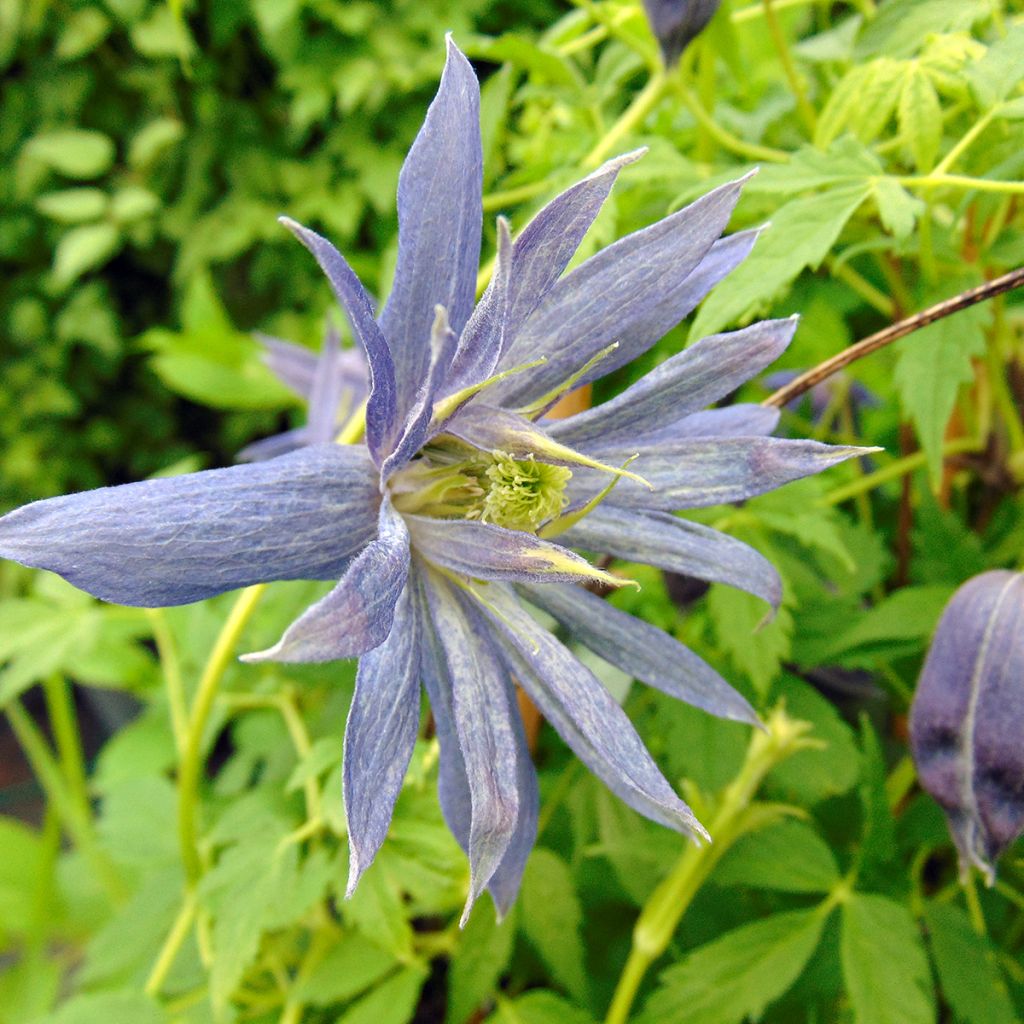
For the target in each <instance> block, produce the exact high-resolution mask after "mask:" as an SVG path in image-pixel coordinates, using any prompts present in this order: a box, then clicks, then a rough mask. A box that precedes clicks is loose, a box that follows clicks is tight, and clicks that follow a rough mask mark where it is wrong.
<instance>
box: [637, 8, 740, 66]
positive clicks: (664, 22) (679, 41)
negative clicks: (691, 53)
mask: <svg viewBox="0 0 1024 1024" xmlns="http://www.w3.org/2000/svg"><path fill="white" fill-rule="evenodd" d="M721 2H722V0H644V10H645V11H646V12H647V20H648V21H649V22H650V23H651V31H652V32H653V33H654V35H655V36H656V37H657V40H658V42H659V44H660V45H661V55H662V57H663V58H664V61H665V66H666V67H671V66H672V65H673V64H674V63H675V62H676V61H677V60H679V58H680V56H681V55H682V52H683V50H685V49H686V47H687V46H689V45H690V43H691V42H692V41H693V40H694V39H696V38H697V36H699V35H700V34H701V32H703V31H704V26H705V25H707V23H708V22H709V21H710V20H711V19H712V17H713V16H714V14H715V11H717V10H718V5H719V4H720V3H721Z"/></svg>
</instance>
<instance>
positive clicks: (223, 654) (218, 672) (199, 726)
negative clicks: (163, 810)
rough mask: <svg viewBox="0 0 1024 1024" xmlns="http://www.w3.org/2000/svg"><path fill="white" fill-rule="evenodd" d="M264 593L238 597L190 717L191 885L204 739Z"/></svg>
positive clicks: (186, 858)
mask: <svg viewBox="0 0 1024 1024" xmlns="http://www.w3.org/2000/svg"><path fill="white" fill-rule="evenodd" d="M265 590H266V584H265V583H259V584H257V585H256V586H254V587H247V588H246V589H245V590H243V591H242V592H241V594H239V595H238V600H237V601H236V602H235V606H234V608H232V609H231V614H230V615H229V616H228V618H227V621H226V622H225V623H224V626H223V628H222V629H221V631H220V635H219V636H218V637H217V640H216V642H215V643H214V645H213V650H212V651H211V652H210V657H209V660H208V661H207V662H206V666H205V668H204V669H203V674H202V676H201V677H200V680H199V687H198V689H197V690H196V696H195V701H194V703H193V705H192V713H191V715H190V716H189V722H188V731H187V733H186V736H185V746H184V750H183V752H182V756H181V763H180V766H179V768H178V842H179V845H180V847H181V859H182V862H183V864H184V866H185V877H186V879H187V881H188V883H189V886H193V885H194V884H195V883H196V882H197V881H198V880H199V876H200V874H201V873H202V862H201V860H200V856H199V843H198V828H197V823H196V817H197V813H198V804H199V776H200V773H201V771H202V765H203V758H202V751H203V736H204V734H205V732H206V726H207V723H208V722H209V719H210V712H211V711H212V710H213V703H214V699H215V698H216V696H217V689H218V687H219V686H220V681H221V679H222V678H223V676H224V672H225V670H226V669H227V667H228V665H229V663H230V662H231V659H232V658H233V657H234V653H235V648H236V647H237V646H238V640H239V637H240V636H241V633H242V630H243V629H244V628H245V626H246V624H247V623H248V621H249V619H250V617H251V616H252V613H253V611H255V609H256V605H257V603H258V602H259V600H260V598H261V597H262V596H263V592H264V591H265Z"/></svg>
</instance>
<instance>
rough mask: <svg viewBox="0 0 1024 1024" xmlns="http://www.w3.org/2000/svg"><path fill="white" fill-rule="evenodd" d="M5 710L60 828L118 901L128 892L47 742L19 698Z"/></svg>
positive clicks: (86, 811) (125, 896)
mask: <svg viewBox="0 0 1024 1024" xmlns="http://www.w3.org/2000/svg"><path fill="white" fill-rule="evenodd" d="M6 712H7V719H8V721H9V722H10V723H11V729H12V730H13V732H14V735H15V736H16V737H17V740H18V743H20V744H21V749H22V750H23V751H24V752H25V758H26V760H27V761H28V763H29V765H30V767H31V768H32V771H33V773H34V775H35V777H36V779H37V780H38V782H39V785H40V786H41V787H42V790H43V792H44V793H45V794H46V799H47V802H48V803H49V804H50V805H51V806H52V807H53V809H54V811H55V812H56V814H57V816H58V817H59V818H60V821H61V825H62V826H63V828H64V831H65V832H66V833H67V835H68V837H69V838H70V839H71V841H72V842H73V843H74V844H75V846H76V847H77V848H78V849H79V850H80V851H81V853H82V856H83V857H85V858H86V860H88V861H89V862H90V863H91V864H92V866H93V868H94V870H95V871H96V874H97V877H98V878H99V879H100V882H101V883H102V884H103V887H104V888H105V889H106V890H107V894H108V895H109V896H110V899H111V902H113V903H115V904H118V903H122V902H123V901H124V900H125V899H126V898H127V896H128V890H127V888H126V887H125V884H124V882H123V881H122V880H121V876H120V874H119V873H118V871H117V868H116V867H115V866H114V862H113V861H112V860H110V858H109V857H108V856H107V854H106V853H105V852H104V850H103V849H102V848H101V847H100V845H99V842H98V840H97V838H96V832H95V829H94V827H93V822H92V815H91V814H90V813H89V811H88V807H87V806H86V807H85V808H83V807H82V806H80V805H79V804H78V802H77V801H76V800H75V798H74V796H73V795H72V793H71V791H70V789H69V787H68V784H67V782H66V780H65V778H64V773H63V772H62V770H61V768H60V765H59V764H58V763H57V760H56V758H55V757H54V756H53V753H52V752H51V751H50V748H49V745H48V744H47V742H46V740H45V739H44V738H43V735H42V733H41V732H40V731H39V729H38V727H37V726H36V724H35V722H33V721H32V718H31V716H30V715H29V714H28V712H27V711H26V710H25V709H24V707H23V706H22V705H21V702H20V701H18V700H12V701H11V702H10V704H8V705H7V708H6Z"/></svg>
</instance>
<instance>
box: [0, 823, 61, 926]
mask: <svg viewBox="0 0 1024 1024" xmlns="http://www.w3.org/2000/svg"><path fill="white" fill-rule="evenodd" d="M0 850H3V856H2V857H0V942H2V941H3V937H4V936H6V935H10V934H12V933H13V934H22V933H23V932H25V931H30V930H31V929H32V928H34V927H35V924H36V921H37V918H38V917H39V915H40V914H41V913H45V912H46V911H47V910H48V909H50V908H49V907H48V904H49V902H50V900H49V898H48V893H47V888H46V886H47V881H48V880H47V879H46V877H45V873H46V870H47V860H48V859H47V857H46V855H45V851H44V849H43V842H42V840H41V839H40V837H39V836H38V835H37V834H36V833H35V832H34V831H33V830H32V829H30V828H29V827H28V826H27V825H24V824H22V823H21V822H20V821H16V820H14V819H13V818H6V817H0Z"/></svg>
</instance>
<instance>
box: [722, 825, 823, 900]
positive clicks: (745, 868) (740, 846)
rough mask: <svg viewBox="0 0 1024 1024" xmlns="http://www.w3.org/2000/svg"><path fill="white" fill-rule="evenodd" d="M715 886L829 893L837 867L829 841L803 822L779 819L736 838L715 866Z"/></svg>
mask: <svg viewBox="0 0 1024 1024" xmlns="http://www.w3.org/2000/svg"><path fill="white" fill-rule="evenodd" d="M712 881H713V882H714V883H715V884H716V885H748V886H751V887H753V888H755V889H772V890H777V891H779V892H813V893H826V892H830V891H831V890H832V889H833V888H835V886H836V885H837V884H838V882H839V867H838V865H837V864H836V859H835V857H834V856H833V854H832V851H831V849H829V846H828V844H827V843H826V842H825V841H824V840H823V839H822V838H821V836H819V835H818V833H817V832H816V831H815V830H814V829H813V828H811V826H810V825H807V824H805V823H804V822H802V821H787V820H784V821H780V822H778V823H777V824H775V825H770V826H769V827H768V828H763V829H760V830H758V831H756V832H751V833H748V834H747V835H745V836H742V837H741V838H740V839H739V840H737V842H736V844H735V845H734V846H733V847H732V848H731V849H730V850H729V851H728V852H727V853H726V854H725V856H724V857H723V858H722V860H721V863H720V864H719V865H718V867H716V868H715V873H714V875H712Z"/></svg>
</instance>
